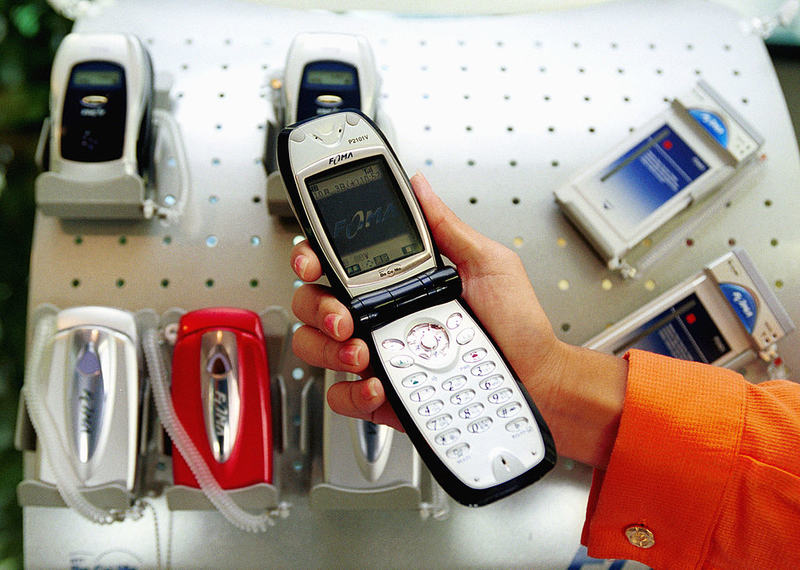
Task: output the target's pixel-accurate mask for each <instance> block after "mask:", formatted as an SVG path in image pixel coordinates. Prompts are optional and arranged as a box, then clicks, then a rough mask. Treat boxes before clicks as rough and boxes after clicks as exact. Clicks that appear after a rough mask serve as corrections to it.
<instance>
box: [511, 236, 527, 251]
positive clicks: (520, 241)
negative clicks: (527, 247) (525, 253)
mask: <svg viewBox="0 0 800 570" xmlns="http://www.w3.org/2000/svg"><path fill="white" fill-rule="evenodd" d="M511 243H513V244H514V247H516V248H517V249H519V248H521V247H522V244H524V243H525V240H524V239H522V238H521V237H515V238H514V239H513V240H512V242H511Z"/></svg>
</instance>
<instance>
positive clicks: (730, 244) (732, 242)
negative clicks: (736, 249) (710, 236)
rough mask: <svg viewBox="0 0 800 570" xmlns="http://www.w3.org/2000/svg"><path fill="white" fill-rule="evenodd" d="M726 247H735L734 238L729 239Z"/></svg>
mask: <svg viewBox="0 0 800 570" xmlns="http://www.w3.org/2000/svg"><path fill="white" fill-rule="evenodd" d="M728 245H729V246H731V247H733V246H734V245H736V240H735V239H734V238H730V239H729V240H728Z"/></svg>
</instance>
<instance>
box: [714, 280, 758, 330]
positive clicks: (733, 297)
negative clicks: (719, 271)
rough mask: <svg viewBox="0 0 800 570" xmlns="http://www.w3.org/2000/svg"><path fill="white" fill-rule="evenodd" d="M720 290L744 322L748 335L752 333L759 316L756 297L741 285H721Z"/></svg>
mask: <svg viewBox="0 0 800 570" xmlns="http://www.w3.org/2000/svg"><path fill="white" fill-rule="evenodd" d="M719 288H720V289H721V290H722V293H723V294H724V295H725V297H726V298H727V299H728V302H729V303H730V304H731V307H733V310H734V311H735V312H736V316H737V317H739V320H740V321H742V324H743V325H744V328H745V329H746V330H747V332H748V333H752V332H753V329H754V328H755V324H756V318H757V316H758V302H757V301H756V298H755V296H754V295H753V294H752V293H751V292H750V291H748V290H747V289H745V288H744V287H742V286H741V285H735V284H733V283H721V284H720V286H719Z"/></svg>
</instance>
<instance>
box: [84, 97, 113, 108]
mask: <svg viewBox="0 0 800 570" xmlns="http://www.w3.org/2000/svg"><path fill="white" fill-rule="evenodd" d="M106 103H108V97H104V96H103V95H87V96H86V97H84V98H82V99H81V105H83V106H84V107H102V106H103V105H105V104H106Z"/></svg>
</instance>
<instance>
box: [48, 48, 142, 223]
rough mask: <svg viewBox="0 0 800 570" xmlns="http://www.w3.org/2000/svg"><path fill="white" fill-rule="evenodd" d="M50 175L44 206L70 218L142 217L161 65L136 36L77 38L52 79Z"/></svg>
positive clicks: (56, 62) (63, 54)
mask: <svg viewBox="0 0 800 570" xmlns="http://www.w3.org/2000/svg"><path fill="white" fill-rule="evenodd" d="M50 83H51V86H50V90H51V92H50V138H49V147H50V152H49V156H48V159H49V165H48V166H49V171H48V172H45V173H43V174H42V175H41V176H39V178H38V179H37V181H36V201H37V204H38V205H39V207H40V209H41V210H42V211H43V212H44V213H45V214H48V215H54V216H59V217H64V218H123V219H124V218H140V217H142V213H141V210H142V201H143V200H144V192H145V183H146V179H147V178H148V176H149V169H150V166H151V162H152V147H153V142H152V139H153V135H152V108H153V104H154V86H153V83H154V81H153V66H152V63H151V61H150V56H149V54H148V52H147V50H146V49H145V48H144V46H143V45H142V43H141V41H140V40H139V39H138V38H137V37H136V36H134V35H132V34H116V33H114V34H112V33H72V34H69V35H67V36H66V37H65V38H64V39H63V40H62V42H61V45H59V48H58V52H57V53H56V57H55V60H54V61H53V72H52V75H51V79H50Z"/></svg>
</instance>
